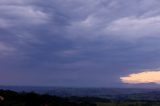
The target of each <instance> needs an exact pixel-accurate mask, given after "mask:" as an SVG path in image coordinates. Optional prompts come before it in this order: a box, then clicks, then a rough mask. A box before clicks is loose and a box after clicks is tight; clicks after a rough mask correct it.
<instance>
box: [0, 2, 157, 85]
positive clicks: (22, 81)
mask: <svg viewBox="0 0 160 106" xmlns="http://www.w3.org/2000/svg"><path fill="white" fill-rule="evenodd" d="M159 4H160V3H159V1H158V0H132V1H127V0H121V1H118V0H94V1H93V0H54V1H53V0H47V1H39V0H16V1H14V0H1V1H0V13H1V15H0V23H1V24H0V34H1V35H0V54H1V55H0V67H1V74H0V82H1V84H19V85H55V86H56V85H60V86H116V85H120V84H121V82H120V79H119V78H120V77H121V76H123V75H127V74H130V73H133V72H139V71H142V70H145V69H158V68H159V62H160V61H159V54H160V48H159V44H160V43H159V40H160V38H159V34H160V32H159V27H160V24H159V22H160V14H159V12H160V8H159ZM4 76H5V77H4Z"/></svg>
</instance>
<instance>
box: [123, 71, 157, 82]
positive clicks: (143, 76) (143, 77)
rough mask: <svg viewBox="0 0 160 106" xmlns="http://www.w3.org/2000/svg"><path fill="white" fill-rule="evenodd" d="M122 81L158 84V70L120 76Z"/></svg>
mask: <svg viewBox="0 0 160 106" xmlns="http://www.w3.org/2000/svg"><path fill="white" fill-rule="evenodd" d="M120 79H121V81H122V82H123V83H129V84H139V83H156V84H160V71H147V72H141V73H133V74H130V75H128V76H125V77H121V78H120Z"/></svg>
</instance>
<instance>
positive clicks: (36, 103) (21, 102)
mask: <svg viewBox="0 0 160 106" xmlns="http://www.w3.org/2000/svg"><path fill="white" fill-rule="evenodd" d="M72 98H74V99H71V98H61V97H57V96H50V95H39V94H36V93H34V92H30V93H25V92H22V93H17V92H14V91H10V90H0V106H96V104H94V103H91V102H88V101H86V100H87V98H85V99H86V100H85V101H84V99H83V98H75V97H72Z"/></svg>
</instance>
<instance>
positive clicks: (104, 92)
mask: <svg viewBox="0 0 160 106" xmlns="http://www.w3.org/2000/svg"><path fill="white" fill-rule="evenodd" d="M0 89H4V90H13V91H17V92H22V91H25V92H32V91H33V92H36V93H40V94H49V95H55V96H62V97H71V96H78V97H86V96H87V97H100V98H108V99H140V100H143V99H147V100H160V89H158V88H152V89H146V88H72V87H31V86H0Z"/></svg>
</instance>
